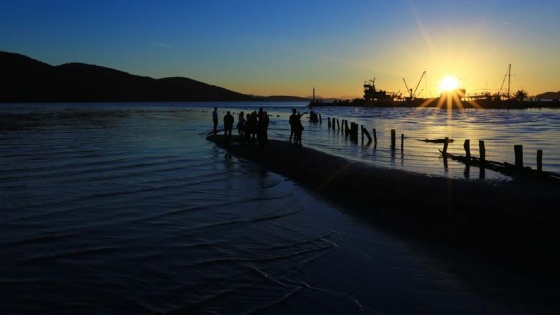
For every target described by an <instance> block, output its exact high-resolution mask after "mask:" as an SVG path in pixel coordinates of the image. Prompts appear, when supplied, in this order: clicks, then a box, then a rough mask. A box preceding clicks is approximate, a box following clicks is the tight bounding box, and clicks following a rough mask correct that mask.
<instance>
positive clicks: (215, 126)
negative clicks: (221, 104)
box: [212, 107, 218, 135]
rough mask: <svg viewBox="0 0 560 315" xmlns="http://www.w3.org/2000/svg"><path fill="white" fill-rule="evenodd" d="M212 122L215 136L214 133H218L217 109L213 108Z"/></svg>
mask: <svg viewBox="0 0 560 315" xmlns="http://www.w3.org/2000/svg"><path fill="white" fill-rule="evenodd" d="M212 121H213V122H214V135H216V133H218V107H214V111H213V112H212Z"/></svg>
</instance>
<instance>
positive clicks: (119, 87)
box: [0, 51, 305, 102]
mask: <svg viewBox="0 0 560 315" xmlns="http://www.w3.org/2000/svg"><path fill="white" fill-rule="evenodd" d="M0 69H1V71H0V102H205V101H273V100H294V101H295V100H305V99H304V98H297V97H286V96H282V97H278V98H277V97H273V96H272V97H258V96H253V95H247V94H242V93H238V92H234V91H230V90H228V89H225V88H221V87H218V86H214V85H209V84H206V83H203V82H199V81H196V80H192V79H189V78H183V77H171V78H162V79H154V78H150V77H144V76H138V75H133V74H129V73H126V72H123V71H119V70H115V69H111V68H106V67H101V66H96V65H88V64H84V63H67V64H63V65H60V66H52V65H49V64H46V63H44V62H41V61H38V60H35V59H32V58H29V57H27V56H24V55H21V54H16V53H10V52H2V51H0Z"/></svg>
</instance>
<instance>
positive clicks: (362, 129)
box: [360, 125, 364, 145]
mask: <svg viewBox="0 0 560 315" xmlns="http://www.w3.org/2000/svg"><path fill="white" fill-rule="evenodd" d="M360 130H361V132H362V145H364V125H360Z"/></svg>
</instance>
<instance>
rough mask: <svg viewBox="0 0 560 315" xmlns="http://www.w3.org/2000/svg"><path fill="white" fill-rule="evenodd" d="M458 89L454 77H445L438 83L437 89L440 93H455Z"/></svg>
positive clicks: (457, 83) (457, 82)
mask: <svg viewBox="0 0 560 315" xmlns="http://www.w3.org/2000/svg"><path fill="white" fill-rule="evenodd" d="M458 87H459V80H457V78H456V77H454V76H446V77H445V78H443V79H442V80H441V81H439V89H440V90H441V92H444V93H445V92H451V91H455V90H456V89H457V88H458Z"/></svg>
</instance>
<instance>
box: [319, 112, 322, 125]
mask: <svg viewBox="0 0 560 315" xmlns="http://www.w3.org/2000/svg"><path fill="white" fill-rule="evenodd" d="M322 123H323V118H321V114H319V125H321V124H322Z"/></svg>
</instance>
